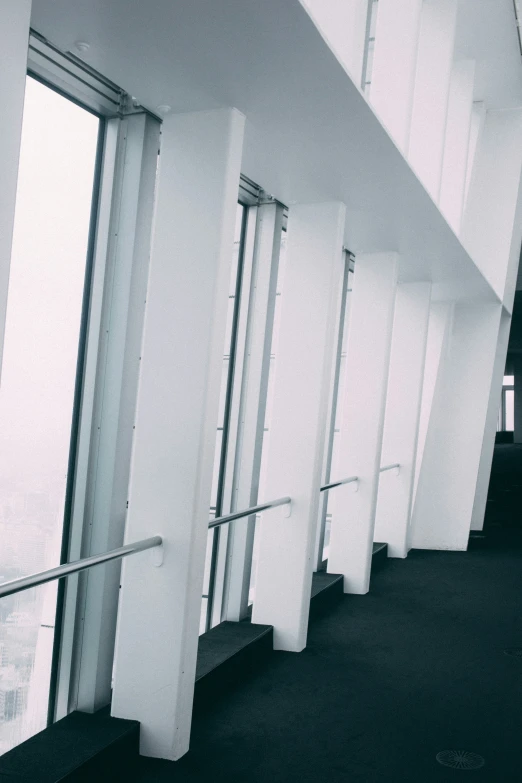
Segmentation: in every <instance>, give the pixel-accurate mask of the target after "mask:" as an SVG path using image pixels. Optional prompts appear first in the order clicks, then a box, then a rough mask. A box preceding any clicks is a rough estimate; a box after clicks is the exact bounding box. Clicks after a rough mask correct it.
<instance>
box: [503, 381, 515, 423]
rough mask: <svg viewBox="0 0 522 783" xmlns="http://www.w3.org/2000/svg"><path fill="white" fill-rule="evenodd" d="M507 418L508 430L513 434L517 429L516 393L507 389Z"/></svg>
mask: <svg viewBox="0 0 522 783" xmlns="http://www.w3.org/2000/svg"><path fill="white" fill-rule="evenodd" d="M505 395H506V399H505V405H506V410H505V414H504V415H505V417H506V430H507V431H508V432H509V431H511V432H513V430H514V429H515V392H514V391H513V389H506V391H505Z"/></svg>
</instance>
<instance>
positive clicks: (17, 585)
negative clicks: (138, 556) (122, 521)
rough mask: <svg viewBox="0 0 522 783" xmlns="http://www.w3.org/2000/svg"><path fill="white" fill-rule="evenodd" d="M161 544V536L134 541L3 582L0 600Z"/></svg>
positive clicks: (0, 587)
mask: <svg viewBox="0 0 522 783" xmlns="http://www.w3.org/2000/svg"><path fill="white" fill-rule="evenodd" d="M162 543H163V539H162V538H161V536H152V538H144V539H143V540H142V541H136V543H135V544H126V545H125V546H120V547H118V548H117V549H111V550H110V551H109V552H104V553H103V554H101V555H91V556H90V557H83V558H82V559H81V560H74V561H73V562H72V563H64V564H63V565H60V566H57V567H56V568H50V569H49V570H47V571H40V572H39V573H36V574H30V575H29V576H22V577H21V578H20V579H12V580H11V581H10V582H4V583H3V584H1V585H0V598H5V597H6V596H7V595H13V593H19V592H21V591H22V590H29V588H30V587H38V586H39V585H44V584H45V583H46V582H52V581H53V580H54V579H61V578H62V577H64V576H69V575H70V574H76V573H78V571H85V569H86V568H92V567H93V566H97V565H100V564H101V563H108V562H109V561H111V560H119V559H120V558H122V557H127V556H128V555H133V554H135V553H136V552H142V551H143V550H144V549H153V548H154V547H156V546H161V545H162Z"/></svg>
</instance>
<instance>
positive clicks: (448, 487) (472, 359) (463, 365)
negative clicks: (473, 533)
mask: <svg viewBox="0 0 522 783" xmlns="http://www.w3.org/2000/svg"><path fill="white" fill-rule="evenodd" d="M501 312H502V305H500V304H475V303H473V304H470V303H459V304H457V305H456V306H455V311H454V317H453V332H452V335H451V342H450V347H449V352H448V353H447V354H446V356H445V357H444V361H443V362H441V365H440V369H439V373H441V377H440V378H439V382H438V384H437V388H436V394H435V396H434V399H433V404H432V408H431V415H430V421H429V426H428V432H427V437H426V445H425V447H424V456H423V460H422V466H421V471H420V475H419V482H418V485H417V494H416V497H415V504H414V508H413V517H412V546H413V547H415V548H417V549H453V550H465V549H466V548H467V545H468V537H469V530H470V525H471V518H472V511H473V505H474V502H475V494H476V489H477V479H478V476H479V464H480V459H481V453H482V448H483V441H484V432H485V430H486V420H487V413H488V403H489V400H490V393H491V383H492V377H493V372H494V363H495V356H496V351H497V342H498V337H499V326H500V319H501ZM482 480H484V476H483V477H482Z"/></svg>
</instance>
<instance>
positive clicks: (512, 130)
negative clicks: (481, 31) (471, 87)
mask: <svg viewBox="0 0 522 783" xmlns="http://www.w3.org/2000/svg"><path fill="white" fill-rule="evenodd" d="M521 138H522V109H509V110H505V111H488V112H487V114H486V119H485V122H484V127H483V129H482V133H481V137H480V143H479V145H478V148H477V151H476V154H475V164H474V170H473V174H472V177H471V182H470V187H469V192H468V198H467V202H466V210H465V213H464V218H463V221H462V233H461V239H462V243H463V244H464V246H465V247H466V249H467V250H468V252H469V254H470V255H471V257H472V259H473V260H474V261H475V263H476V264H477V266H478V268H479V269H480V271H481V272H482V274H483V275H484V276H485V277H486V279H487V280H488V281H489V282H490V284H491V285H492V286H493V288H494V290H495V292H496V293H497V294H498V295H499V297H500V298H501V299H503V300H504V301H505V303H506V305H507V308H508V310H510V309H511V305H512V301H513V299H512V297H513V293H514V289H515V281H516V273H517V268H518V261H519V257H520V240H521V236H522V214H521V206H522V199H521V198H520V183H521V173H522V144H521V143H520V139H521Z"/></svg>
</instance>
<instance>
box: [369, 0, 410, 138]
mask: <svg viewBox="0 0 522 783" xmlns="http://www.w3.org/2000/svg"><path fill="white" fill-rule="evenodd" d="M421 8H422V0H379V4H378V14H377V28H376V31H375V50H374V54H373V66H372V76H371V81H372V86H371V93H370V103H371V104H372V106H373V107H374V109H375V111H376V112H377V114H378V116H379V117H380V119H381V120H382V121H383V123H384V125H385V127H386V129H387V130H388V132H389V133H390V135H391V136H392V138H393V139H394V141H395V142H396V144H397V146H398V147H399V149H400V150H401V151H402V152H403V153H405V152H406V150H407V148H408V138H409V133H410V123H411V112H412V106H413V89H414V85H415V72H416V65H417V48H418V42H419V29H420V19H421Z"/></svg>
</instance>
